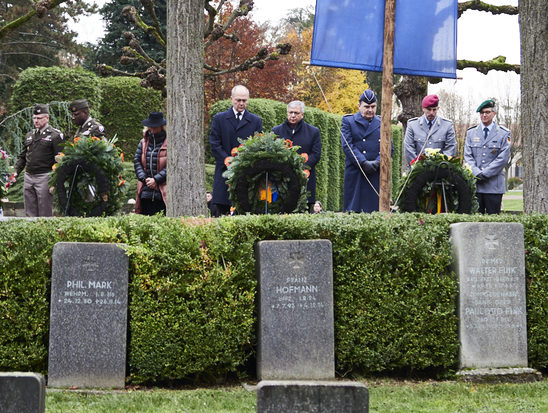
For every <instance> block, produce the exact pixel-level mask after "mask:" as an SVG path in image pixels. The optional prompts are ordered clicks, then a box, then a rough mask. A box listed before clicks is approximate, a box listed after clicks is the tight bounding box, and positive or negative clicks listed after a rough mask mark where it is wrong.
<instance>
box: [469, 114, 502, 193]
mask: <svg viewBox="0 0 548 413" xmlns="http://www.w3.org/2000/svg"><path fill="white" fill-rule="evenodd" d="M483 128H484V126H483V124H479V125H478V126H474V127H472V128H470V129H468V130H467V131H466V141H465V142H464V161H465V162H466V163H467V164H468V165H469V166H470V167H471V168H472V173H473V174H474V175H475V176H477V177H478V178H480V179H479V181H477V183H476V192H478V193H483V194H503V193H505V192H506V184H505V179H504V167H505V166H506V165H507V164H508V159H509V158H510V131H509V130H508V129H506V128H505V127H503V126H500V125H497V124H496V123H494V125H493V127H492V128H491V132H489V134H488V135H487V139H484V137H483Z"/></svg>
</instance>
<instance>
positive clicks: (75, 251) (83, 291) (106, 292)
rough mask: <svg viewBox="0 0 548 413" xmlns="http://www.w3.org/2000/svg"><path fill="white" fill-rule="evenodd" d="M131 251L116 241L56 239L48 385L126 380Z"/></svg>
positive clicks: (107, 383) (118, 385) (90, 384)
mask: <svg viewBox="0 0 548 413" xmlns="http://www.w3.org/2000/svg"><path fill="white" fill-rule="evenodd" d="M127 291H128V257H127V255H126V254H125V252H124V250H123V249H122V248H121V247H120V246H118V245H116V244H101V243H68V242H61V243H58V244H55V247H54V249H53V271H52V280H51V315H50V335H49V360H48V385H49V386H51V387H70V386H77V387H87V388H90V387H103V388H121V387H124V384H125V368H126V331H127Z"/></svg>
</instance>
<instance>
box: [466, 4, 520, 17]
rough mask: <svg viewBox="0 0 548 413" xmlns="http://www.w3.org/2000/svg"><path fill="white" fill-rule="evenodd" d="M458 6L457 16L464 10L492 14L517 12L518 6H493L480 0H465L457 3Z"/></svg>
mask: <svg viewBox="0 0 548 413" xmlns="http://www.w3.org/2000/svg"><path fill="white" fill-rule="evenodd" d="M458 7H459V11H458V13H459V17H460V16H461V15H462V13H464V12H465V11H466V10H478V11H487V12H489V13H492V14H518V8H517V7H515V6H494V5H492V4H488V3H484V2H483V1H480V0H471V1H465V2H464V3H459V6H458Z"/></svg>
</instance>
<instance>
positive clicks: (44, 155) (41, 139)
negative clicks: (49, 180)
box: [15, 125, 63, 175]
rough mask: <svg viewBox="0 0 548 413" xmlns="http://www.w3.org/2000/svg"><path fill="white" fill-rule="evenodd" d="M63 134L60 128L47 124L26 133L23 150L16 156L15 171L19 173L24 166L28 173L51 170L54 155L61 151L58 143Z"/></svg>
mask: <svg viewBox="0 0 548 413" xmlns="http://www.w3.org/2000/svg"><path fill="white" fill-rule="evenodd" d="M62 142H63V134H62V133H61V131H60V130H58V129H55V128H53V127H51V126H50V125H47V126H46V127H45V128H44V129H43V130H42V131H39V130H38V131H37V130H33V131H32V132H29V133H27V136H26V137H25V142H24V143H23V150H22V151H21V153H20V154H19V157H18V158H17V162H16V164H15V172H17V175H19V174H20V173H21V172H22V171H23V169H25V167H26V168H27V172H28V173H29V174H33V175H36V174H44V173H48V172H51V167H52V166H53V164H54V163H55V155H57V154H58V153H59V152H61V150H62V148H61V146H60V144H61V143H62Z"/></svg>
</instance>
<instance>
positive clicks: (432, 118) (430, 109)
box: [403, 95, 457, 166]
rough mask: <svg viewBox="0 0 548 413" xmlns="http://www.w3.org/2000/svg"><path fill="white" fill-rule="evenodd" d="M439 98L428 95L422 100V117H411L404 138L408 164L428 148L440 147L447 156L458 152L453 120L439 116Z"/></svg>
mask: <svg viewBox="0 0 548 413" xmlns="http://www.w3.org/2000/svg"><path fill="white" fill-rule="evenodd" d="M438 103H439V98H438V96H436V95H428V96H425V98H424V99H423V100H422V111H423V112H424V114H423V115H422V116H421V117H418V118H413V119H409V121H408V122H407V129H406V131H405V138H404V141H403V142H404V151H405V160H406V161H407V165H408V166H410V165H411V161H413V159H415V158H417V157H418V156H420V155H421V154H423V153H424V151H425V149H426V148H432V149H439V150H440V151H441V152H442V153H443V154H445V155H447V156H455V154H456V153H457V140H456V138H455V129H454V128H453V122H451V121H450V120H448V119H444V118H442V117H441V116H438V108H439V107H438Z"/></svg>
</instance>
